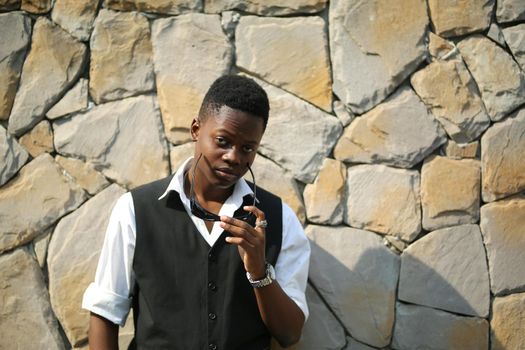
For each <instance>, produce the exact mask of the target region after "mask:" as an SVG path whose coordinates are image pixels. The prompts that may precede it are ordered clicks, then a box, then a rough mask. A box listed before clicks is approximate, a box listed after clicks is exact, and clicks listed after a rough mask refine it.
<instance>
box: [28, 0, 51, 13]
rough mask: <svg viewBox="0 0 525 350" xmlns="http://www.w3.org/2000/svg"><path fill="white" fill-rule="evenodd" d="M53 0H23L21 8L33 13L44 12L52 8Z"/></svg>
mask: <svg viewBox="0 0 525 350" xmlns="http://www.w3.org/2000/svg"><path fill="white" fill-rule="evenodd" d="M52 6H53V0H22V6H21V9H22V10H24V11H26V12H30V13H33V14H37V15H39V14H44V13H47V12H49V11H50V10H51V7H52Z"/></svg>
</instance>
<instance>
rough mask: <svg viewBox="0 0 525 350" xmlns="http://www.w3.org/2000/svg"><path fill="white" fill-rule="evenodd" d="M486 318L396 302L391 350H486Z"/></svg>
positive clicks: (487, 331)
mask: <svg viewBox="0 0 525 350" xmlns="http://www.w3.org/2000/svg"><path fill="white" fill-rule="evenodd" d="M488 346H489V325H488V322H487V320H485V319H482V318H477V317H463V316H457V315H454V314H450V313H448V312H444V311H440V310H434V309H431V308H427V307H423V306H416V305H407V304H403V303H397V305H396V325H395V329H394V339H393V341H392V348H393V349H399V350H404V349H425V350H427V349H428V350H438V349H439V350H444V349H454V350H472V349H488Z"/></svg>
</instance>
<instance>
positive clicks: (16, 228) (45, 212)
mask: <svg viewBox="0 0 525 350" xmlns="http://www.w3.org/2000/svg"><path fill="white" fill-rule="evenodd" d="M85 200H86V193H85V192H84V191H82V189H81V188H80V187H78V185H77V184H75V183H74V182H73V181H72V180H71V179H69V178H67V177H66V176H64V175H63V174H62V171H61V169H60V168H59V166H58V165H57V164H56V163H55V162H54V161H53V158H52V157H51V156H50V155H49V154H47V153H44V154H42V155H40V156H39V157H37V158H35V159H34V160H33V161H31V163H29V164H28V165H27V166H25V167H24V168H22V170H20V173H19V174H18V176H17V177H16V178H15V179H13V180H12V181H10V182H9V183H8V184H6V185H5V186H3V187H2V188H0V213H1V214H0V252H2V251H5V250H8V249H13V248H15V247H18V246H20V245H22V244H25V243H27V242H29V241H30V240H32V239H33V238H34V237H36V236H37V235H38V234H40V233H41V232H43V230H45V229H46V228H48V227H49V226H51V225H52V224H53V223H54V222H56V221H57V220H58V219H59V218H60V217H62V216H64V215H65V214H67V213H69V212H70V211H73V210H75V209H76V208H77V207H78V206H79V205H80V204H82V202H84V201H85ZM28 208H30V210H28Z"/></svg>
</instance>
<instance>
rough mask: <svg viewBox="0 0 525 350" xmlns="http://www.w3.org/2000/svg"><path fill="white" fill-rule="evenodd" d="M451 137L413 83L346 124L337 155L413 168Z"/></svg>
mask: <svg viewBox="0 0 525 350" xmlns="http://www.w3.org/2000/svg"><path fill="white" fill-rule="evenodd" d="M446 140H447V138H446V136H445V133H444V131H443V129H442V128H441V126H440V125H439V123H438V122H437V121H436V120H435V119H434V117H433V116H432V115H431V114H430V113H429V112H428V111H427V108H426V106H425V105H424V104H423V102H421V100H420V99H419V97H417V95H416V94H415V93H414V91H412V89H410V88H409V87H403V88H401V89H399V90H398V91H397V92H396V93H395V94H393V95H392V96H390V97H389V98H388V99H387V100H386V101H385V102H384V103H382V104H381V105H379V106H377V107H376V108H374V109H373V110H371V111H370V112H368V113H366V114H363V115H362V116H360V117H359V118H356V119H355V120H354V121H353V122H352V123H351V124H350V125H349V126H348V127H346V128H345V130H344V133H343V135H342V136H341V138H340V139H339V141H338V142H337V145H336V146H335V149H334V158H335V159H337V160H341V161H344V162H352V163H383V164H387V165H393V166H396V167H401V168H411V167H413V166H414V165H416V164H417V163H419V162H420V161H421V160H423V158H425V157H426V156H427V155H429V154H430V153H431V152H432V151H433V150H434V149H436V148H437V147H439V146H440V145H441V144H443V143H444V142H445V141H446Z"/></svg>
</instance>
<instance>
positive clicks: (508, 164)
mask: <svg viewBox="0 0 525 350" xmlns="http://www.w3.org/2000/svg"><path fill="white" fill-rule="evenodd" d="M523 150H525V108H522V109H521V110H519V111H518V112H516V113H515V114H514V115H513V116H511V117H509V118H507V119H506V120H504V121H502V122H500V123H495V124H493V125H492V127H490V128H489V129H488V130H487V132H485V134H484V135H483V137H482V138H481V178H482V180H483V185H482V188H481V192H482V196H483V200H484V201H485V202H492V201H494V200H496V199H499V198H503V197H506V196H509V195H512V194H514V193H518V192H520V191H523V190H524V189H525V153H524V152H523Z"/></svg>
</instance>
